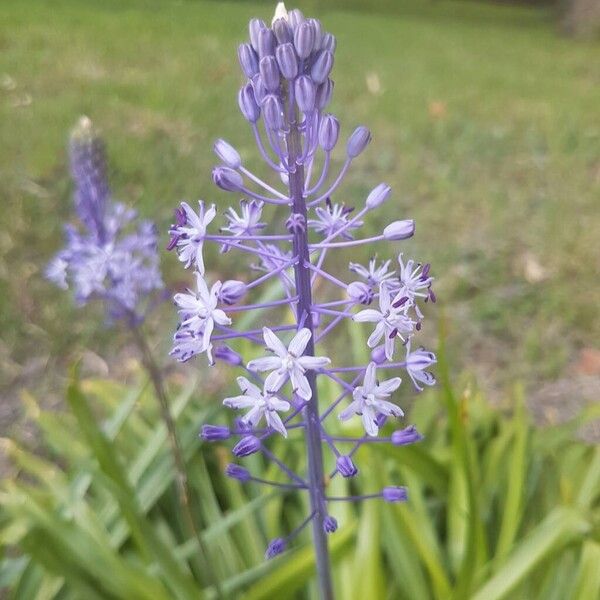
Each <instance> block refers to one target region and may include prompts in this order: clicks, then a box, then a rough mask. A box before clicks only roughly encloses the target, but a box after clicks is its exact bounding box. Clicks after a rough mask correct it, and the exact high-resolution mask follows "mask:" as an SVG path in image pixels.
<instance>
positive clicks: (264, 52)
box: [258, 27, 275, 58]
mask: <svg viewBox="0 0 600 600" xmlns="http://www.w3.org/2000/svg"><path fill="white" fill-rule="evenodd" d="M274 52H275V34H274V33H273V31H272V30H271V29H267V28H266V27H265V28H264V29H261V30H260V31H259V32H258V57H259V58H264V57H265V56H273V53H274Z"/></svg>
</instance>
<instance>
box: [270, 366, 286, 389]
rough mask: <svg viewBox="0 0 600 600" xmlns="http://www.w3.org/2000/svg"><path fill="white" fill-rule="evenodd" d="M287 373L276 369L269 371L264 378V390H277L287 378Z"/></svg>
mask: <svg viewBox="0 0 600 600" xmlns="http://www.w3.org/2000/svg"><path fill="white" fill-rule="evenodd" d="M288 377H289V374H288V372H287V371H285V370H277V371H273V372H271V373H269V374H268V375H267V378H266V379H265V390H267V392H277V391H279V390H280V389H281V388H282V387H283V385H284V384H285V382H286V381H287V380H288Z"/></svg>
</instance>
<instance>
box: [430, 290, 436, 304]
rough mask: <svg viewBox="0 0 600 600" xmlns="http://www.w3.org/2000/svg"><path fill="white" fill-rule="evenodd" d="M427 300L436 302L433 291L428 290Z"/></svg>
mask: <svg viewBox="0 0 600 600" xmlns="http://www.w3.org/2000/svg"><path fill="white" fill-rule="evenodd" d="M429 298H431V301H432V302H436V301H437V296H436V295H435V293H434V291H433V289H431V288H429Z"/></svg>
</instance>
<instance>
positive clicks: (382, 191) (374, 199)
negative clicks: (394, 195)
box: [365, 183, 392, 210]
mask: <svg viewBox="0 0 600 600" xmlns="http://www.w3.org/2000/svg"><path fill="white" fill-rule="evenodd" d="M391 191H392V188H391V187H390V186H389V185H388V184H387V183H380V184H379V185H378V186H377V187H375V188H373V189H372V190H371V192H370V193H369V195H368V196H367V200H366V202H365V204H366V206H367V208H369V209H370V210H373V209H374V208H377V207H378V206H381V205H382V204H383V203H384V202H385V201H386V200H387V199H388V198H389V197H390V192H391Z"/></svg>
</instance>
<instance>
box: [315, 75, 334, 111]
mask: <svg viewBox="0 0 600 600" xmlns="http://www.w3.org/2000/svg"><path fill="white" fill-rule="evenodd" d="M332 95H333V81H331V79H328V80H327V81H325V82H324V83H322V84H321V85H320V86H319V87H318V88H317V96H316V102H317V108H318V109H319V110H323V109H324V108H325V107H326V106H327V105H328V104H329V102H330V101H331V96H332Z"/></svg>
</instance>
